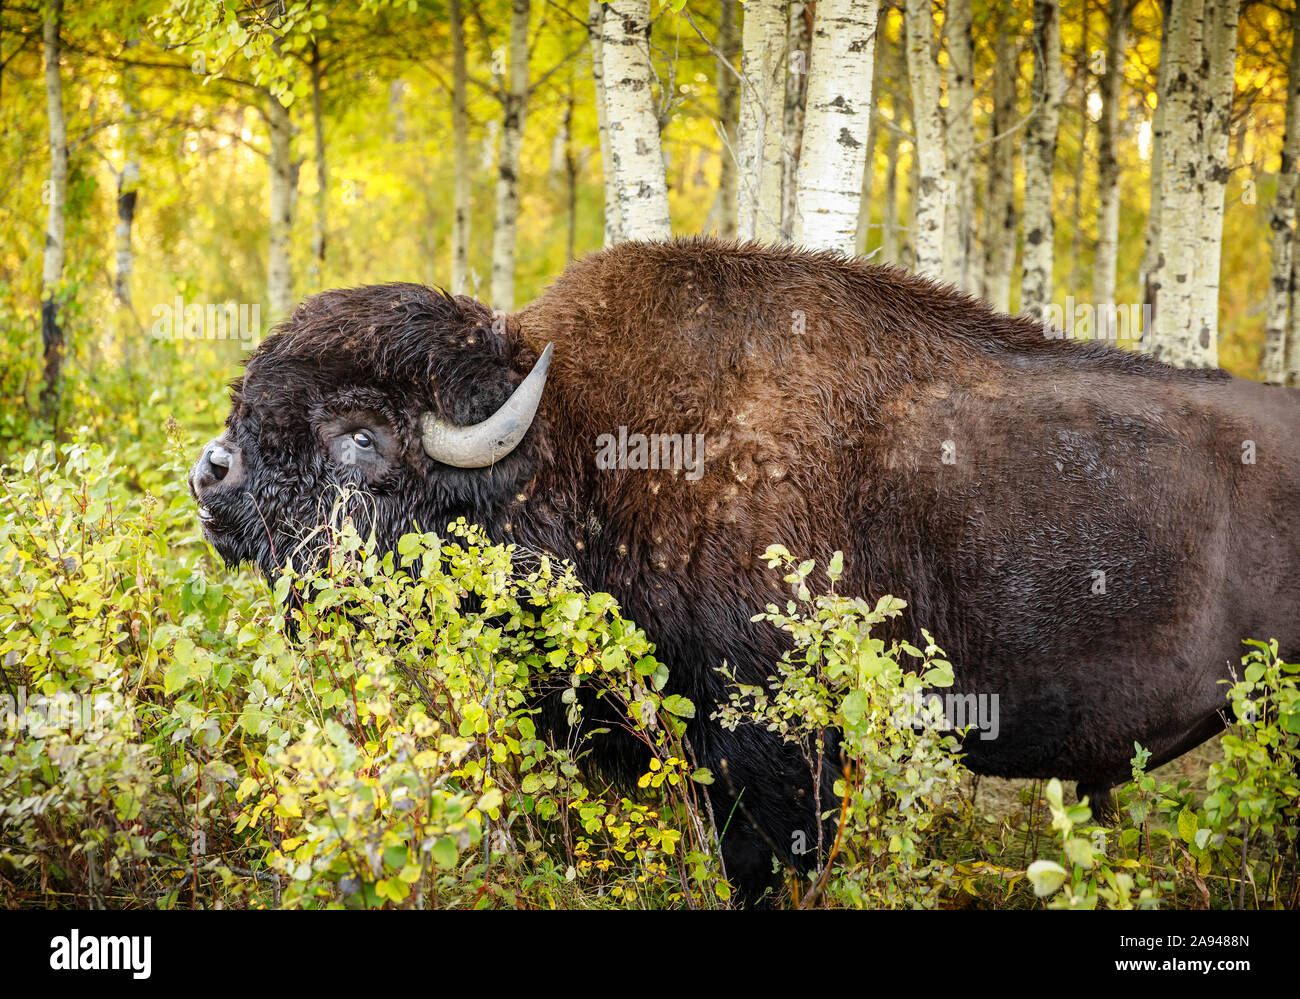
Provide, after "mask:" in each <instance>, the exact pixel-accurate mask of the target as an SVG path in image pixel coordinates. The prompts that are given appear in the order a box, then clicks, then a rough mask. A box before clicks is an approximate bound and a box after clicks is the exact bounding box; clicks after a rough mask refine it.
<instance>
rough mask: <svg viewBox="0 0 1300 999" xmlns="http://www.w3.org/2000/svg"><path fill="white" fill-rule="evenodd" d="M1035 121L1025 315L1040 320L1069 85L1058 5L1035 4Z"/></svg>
mask: <svg viewBox="0 0 1300 999" xmlns="http://www.w3.org/2000/svg"><path fill="white" fill-rule="evenodd" d="M1033 42H1034V112H1035V113H1034V118H1033V120H1032V121H1030V123H1029V125H1028V126H1027V133H1026V136H1025V250H1024V258H1025V259H1024V273H1023V275H1022V277H1021V283H1020V311H1021V312H1022V313H1024V314H1025V315H1029V316H1034V317H1041V316H1043V314H1044V310H1046V309H1047V307H1048V306H1050V305H1051V304H1052V263H1053V256H1054V254H1053V245H1054V239H1055V226H1054V223H1053V219H1052V181H1053V179H1054V176H1055V172H1056V138H1057V129H1058V123H1059V120H1060V111H1061V94H1062V92H1063V90H1064V89H1065V88H1064V81H1063V78H1062V75H1061V12H1060V9H1059V6H1058V4H1057V2H1056V0H1034V34H1033Z"/></svg>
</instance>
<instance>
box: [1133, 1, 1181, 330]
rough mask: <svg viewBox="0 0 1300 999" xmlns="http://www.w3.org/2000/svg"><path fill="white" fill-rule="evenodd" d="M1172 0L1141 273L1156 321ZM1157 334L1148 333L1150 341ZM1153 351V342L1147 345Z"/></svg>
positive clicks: (1154, 122)
mask: <svg viewBox="0 0 1300 999" xmlns="http://www.w3.org/2000/svg"><path fill="white" fill-rule="evenodd" d="M1170 3H1171V0H1160V12H1161V21H1160V62H1159V64H1158V66H1157V69H1156V109H1155V112H1154V113H1153V114H1152V115H1151V159H1150V161H1149V162H1150V164H1151V185H1150V186H1151V201H1150V207H1149V208H1148V209H1147V224H1146V232H1145V235H1144V237H1143V249H1142V268H1141V270H1140V271H1139V273H1138V282H1139V285H1140V286H1141V288H1142V301H1143V303H1144V304H1145V305H1146V306H1147V307H1148V308H1150V310H1151V316H1152V319H1153V320H1154V318H1155V311H1156V298H1157V292H1158V291H1159V286H1160V276H1159V273H1158V272H1159V270H1160V257H1159V253H1160V213H1161V209H1162V206H1161V200H1162V198H1163V190H1164V179H1163V176H1162V173H1163V165H1164V149H1165V127H1166V126H1165V121H1166V118H1167V115H1166V114H1165V109H1166V108H1167V107H1168V106H1169V80H1170V66H1172V65H1173V61H1174V60H1173V56H1172V53H1171V51H1170V43H1171V40H1172V39H1171V35H1170V33H1169V22H1170V13H1169V11H1170ZM1152 332H1153V331H1148V337H1150V335H1151V333H1152ZM1147 348H1148V349H1150V340H1149V339H1148V341H1147Z"/></svg>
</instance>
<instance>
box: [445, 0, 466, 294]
mask: <svg viewBox="0 0 1300 999" xmlns="http://www.w3.org/2000/svg"><path fill="white" fill-rule="evenodd" d="M447 16H448V18H449V20H450V21H451V156H452V174H453V176H452V182H451V183H452V187H451V191H452V193H451V292H452V294H453V295H463V294H465V293H466V291H467V290H468V288H469V220H470V200H469V199H470V189H469V110H468V105H467V101H466V97H465V81H466V76H467V71H466V66H465V62H466V58H465V12H464V10H463V9H462V8H461V3H460V0H448V5H447Z"/></svg>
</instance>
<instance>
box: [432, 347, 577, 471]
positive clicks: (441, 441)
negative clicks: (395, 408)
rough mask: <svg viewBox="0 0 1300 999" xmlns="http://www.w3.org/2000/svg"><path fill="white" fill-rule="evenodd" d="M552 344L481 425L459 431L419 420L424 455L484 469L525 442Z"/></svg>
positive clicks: (434, 418) (445, 424)
mask: <svg viewBox="0 0 1300 999" xmlns="http://www.w3.org/2000/svg"><path fill="white" fill-rule="evenodd" d="M553 352H554V344H549V343H548V344H547V345H546V349H545V350H544V351H542V356H541V357H539V358H538V359H537V363H536V364H534V365H533V370H532V371H530V372H529V373H528V377H527V378H525V379H524V380H523V381H522V382H520V383H519V387H518V388H516V389H515V390H514V392H512V393H511V395H510V398H509V399H507V400H506V401H505V402H504V403H503V404H502V406H501V408H500V409H498V410H497V411H496V412H495V413H493V414H492V415H491V416H489V417H488V418H487V419H486V420H484V421H483V422H481V423H475V424H474V425H473V426H470V427H458V426H455V425H454V424H451V423H448V422H447V421H446V420H443V419H442V418H440V417H438V416H436V415H434V414H433V413H425V414H424V415H423V416H421V417H420V439H421V443H423V445H424V453H425V454H427V455H428V456H429V457H430V458H432V459H433V460H434V461H440V462H442V463H443V464H444V465H453V466H455V467H456V468H486V467H487V466H489V465H493V464H495V463H496V462H498V461H500V460H501V459H502V458H504V457H505V456H506V455H508V454H509V453H510V452H511V451H513V450H514V449H515V448H516V447H518V446H519V442H520V441H522V440H523V439H524V434H526V433H528V428H529V427H530V426H531V425H532V422H533V417H534V416H536V415H537V407H538V406H539V405H540V404H541V401H542V390H543V389H544V388H546V375H547V372H548V371H549V370H550V367H551V354H552V353H553Z"/></svg>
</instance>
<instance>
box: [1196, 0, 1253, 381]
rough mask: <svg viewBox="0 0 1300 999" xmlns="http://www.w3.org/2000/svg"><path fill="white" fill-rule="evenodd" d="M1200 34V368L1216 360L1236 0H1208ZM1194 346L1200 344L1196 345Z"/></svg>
mask: <svg viewBox="0 0 1300 999" xmlns="http://www.w3.org/2000/svg"><path fill="white" fill-rule="evenodd" d="M1205 13H1206V20H1205V34H1204V41H1203V47H1202V52H1201V66H1202V72H1204V71H1205V69H1206V67H1208V74H1206V75H1205V76H1204V78H1203V81H1202V85H1201V88H1202V93H1203V97H1202V99H1201V100H1200V102H1199V103H1200V109H1201V110H1200V114H1199V120H1200V127H1201V130H1202V140H1201V141H1202V148H1203V155H1204V157H1205V163H1204V166H1203V168H1202V171H1201V189H1200V196H1201V208H1200V211H1199V212H1197V213H1196V220H1197V222H1198V223H1199V225H1198V226H1197V233H1196V237H1197V240H1196V263H1195V273H1196V275H1197V280H1196V281H1195V282H1194V283H1193V285H1192V290H1193V298H1192V308H1193V326H1195V325H1196V324H1199V325H1200V327H1201V329H1202V330H1203V331H1204V332H1203V333H1202V334H1201V336H1200V340H1201V341H1202V342H1203V341H1205V340H1208V341H1209V343H1210V345H1211V347H1210V348H1203V349H1206V350H1207V353H1206V354H1205V355H1203V356H1202V355H1200V352H1199V351H1197V352H1196V353H1197V358H1196V364H1197V366H1199V367H1215V366H1217V365H1218V363H1219V350H1218V341H1219V266H1220V262H1221V260H1222V256H1223V209H1224V195H1225V194H1226V188H1227V182H1228V177H1229V176H1230V173H1229V170H1228V139H1229V135H1230V133H1231V128H1232V104H1233V96H1234V91H1235V88H1236V73H1235V70H1236V63H1237V21H1238V18H1239V16H1240V13H1241V5H1240V3H1238V0H1207V2H1206V4H1205ZM1198 346H1199V345H1198Z"/></svg>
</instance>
